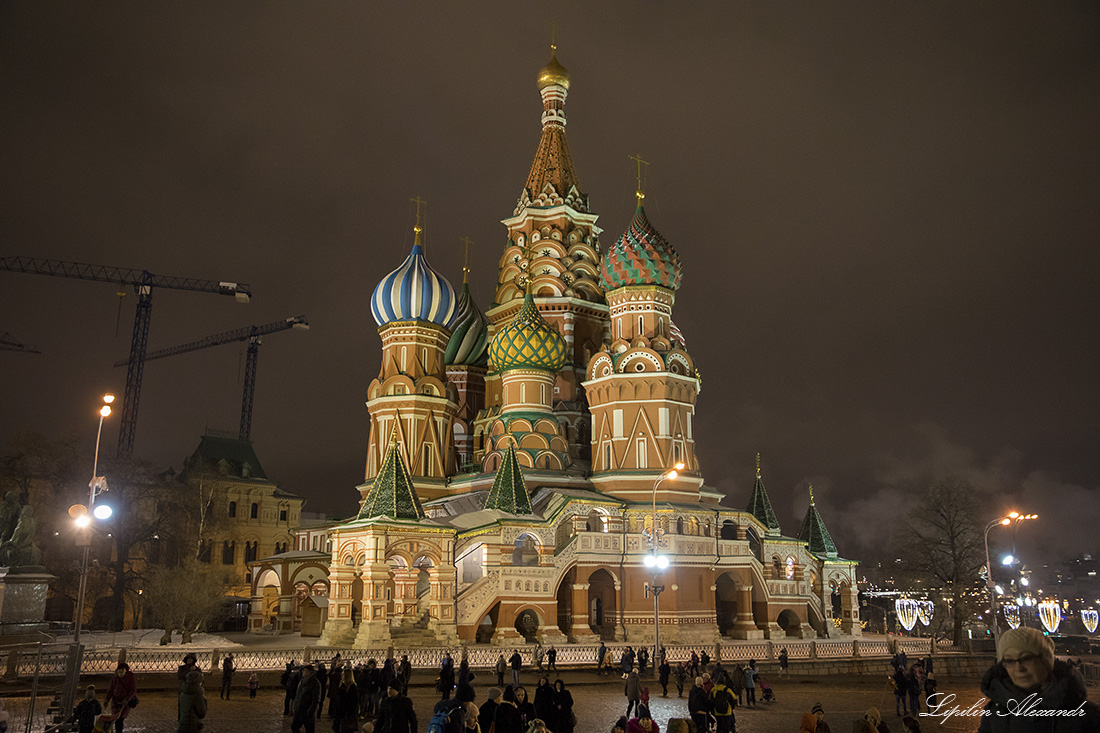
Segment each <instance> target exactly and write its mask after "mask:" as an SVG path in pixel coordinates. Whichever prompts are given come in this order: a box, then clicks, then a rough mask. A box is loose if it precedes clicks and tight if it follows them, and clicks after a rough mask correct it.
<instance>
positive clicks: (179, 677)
mask: <svg viewBox="0 0 1100 733" xmlns="http://www.w3.org/2000/svg"><path fill="white" fill-rule="evenodd" d="M193 669H199V662H198V658H197V657H196V656H195V655H194V654H193V653H192V652H187V654H184V655H183V664H181V665H180V666H179V667H177V668H176V681H177V682H179V690H178V692H183V683H184V681H185V680H186V679H187V673H188V672H190V671H191V670H193ZM199 671H200V672H201V671H202V670H199Z"/></svg>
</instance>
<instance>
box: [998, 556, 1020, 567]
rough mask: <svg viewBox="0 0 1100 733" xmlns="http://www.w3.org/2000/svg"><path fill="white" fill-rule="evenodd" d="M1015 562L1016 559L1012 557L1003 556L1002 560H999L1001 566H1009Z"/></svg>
mask: <svg viewBox="0 0 1100 733" xmlns="http://www.w3.org/2000/svg"><path fill="white" fill-rule="evenodd" d="M1015 560H1016V558H1014V557H1012V555H1005V556H1004V559H1003V560H1001V565H1011V564H1012V563H1013V562H1014V561H1015Z"/></svg>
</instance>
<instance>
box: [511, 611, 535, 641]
mask: <svg viewBox="0 0 1100 733" xmlns="http://www.w3.org/2000/svg"><path fill="white" fill-rule="evenodd" d="M539 626H541V624H540V623H539V617H538V614H536V613H535V612H534V611H532V610H531V609H529V608H528V609H527V610H525V611H521V612H520V614H519V615H518V616H516V631H518V632H519V635H520V636H522V637H523V638H524V639H525V640H526V641H527V643H529V644H531V643H534V642H535V641H536V640H537V638H538V632H539Z"/></svg>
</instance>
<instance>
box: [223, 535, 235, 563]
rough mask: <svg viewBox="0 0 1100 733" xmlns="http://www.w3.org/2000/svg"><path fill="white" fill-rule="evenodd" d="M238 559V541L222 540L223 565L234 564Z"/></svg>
mask: <svg viewBox="0 0 1100 733" xmlns="http://www.w3.org/2000/svg"><path fill="white" fill-rule="evenodd" d="M236 560H237V543H236V542H233V543H232V544H231V543H229V542H228V541H226V542H222V565H232V564H233V563H234V562H236Z"/></svg>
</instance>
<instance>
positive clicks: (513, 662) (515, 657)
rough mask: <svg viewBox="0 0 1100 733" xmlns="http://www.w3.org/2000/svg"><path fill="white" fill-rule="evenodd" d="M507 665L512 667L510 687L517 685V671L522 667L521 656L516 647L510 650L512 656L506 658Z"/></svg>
mask: <svg viewBox="0 0 1100 733" xmlns="http://www.w3.org/2000/svg"><path fill="white" fill-rule="evenodd" d="M508 666H510V667H511V668H512V687H513V688H516V687H519V671H520V670H521V669H523V657H521V656H520V655H519V650H518V649H513V650H512V656H510V657H509V658H508Z"/></svg>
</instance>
